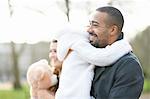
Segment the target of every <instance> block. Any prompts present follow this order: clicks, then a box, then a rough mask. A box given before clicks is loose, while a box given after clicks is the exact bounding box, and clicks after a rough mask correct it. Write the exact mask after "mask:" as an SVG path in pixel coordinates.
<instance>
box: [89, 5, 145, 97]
mask: <svg viewBox="0 0 150 99" xmlns="http://www.w3.org/2000/svg"><path fill="white" fill-rule="evenodd" d="M89 22H90V25H89V26H88V28H87V32H88V33H89V34H90V37H89V40H90V43H91V44H92V45H93V46H95V47H97V48H105V47H106V46H107V45H112V44H113V43H114V42H116V41H118V40H121V39H123V32H122V28H123V25H124V18H123V15H122V13H121V12H120V11H119V10H118V9H116V8H114V7H111V6H106V7H101V8H98V9H96V10H95V11H94V13H93V14H92V17H91V19H90V21H89ZM94 73H95V75H94V79H93V82H92V89H91V95H92V96H93V97H94V98H95V99H139V97H140V95H141V92H142V89H143V83H144V76H143V72H142V69H141V65H140V63H139V60H138V59H137V57H136V56H135V55H134V54H133V52H129V53H128V54H126V55H124V56H123V57H121V58H120V59H119V60H118V61H116V62H115V63H114V64H112V65H110V66H107V67H98V66H96V67H95V70H94Z"/></svg>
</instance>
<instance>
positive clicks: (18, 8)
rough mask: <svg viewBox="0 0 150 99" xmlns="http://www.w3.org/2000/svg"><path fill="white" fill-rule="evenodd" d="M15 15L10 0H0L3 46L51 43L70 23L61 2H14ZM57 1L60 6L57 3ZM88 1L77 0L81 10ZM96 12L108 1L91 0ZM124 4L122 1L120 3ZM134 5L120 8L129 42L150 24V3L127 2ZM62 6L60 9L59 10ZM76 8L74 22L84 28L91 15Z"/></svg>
mask: <svg viewBox="0 0 150 99" xmlns="http://www.w3.org/2000/svg"><path fill="white" fill-rule="evenodd" d="M11 1H12V2H11V4H12V5H13V7H12V8H13V11H14V12H13V15H12V16H11V17H10V14H9V7H8V1H7V0H0V27H1V28H0V35H1V36H0V43H3V42H10V41H14V42H16V43H24V42H26V43H37V42H39V41H50V39H51V38H53V36H54V34H55V33H56V31H57V30H58V29H59V28H61V27H62V26H64V25H65V24H67V17H66V16H65V14H64V12H63V11H64V9H63V8H61V7H62V5H61V4H60V1H61V0H11ZM55 1H57V4H56V2H55ZM85 1H87V0H82V2H81V0H74V2H72V3H74V4H78V6H79V8H80V7H81V6H85V4H84V2H85ZM91 1H92V3H90V4H91V5H93V6H92V9H95V8H96V7H97V6H99V5H101V6H102V5H105V4H106V1H108V0H91ZM120 1H122V0H120ZM127 1H128V2H130V3H127V4H126V5H125V4H124V5H123V6H118V5H117V4H116V5H115V6H116V7H118V8H119V9H120V10H121V12H122V13H123V15H124V18H125V25H124V28H123V31H124V32H125V34H126V37H127V38H128V39H131V38H133V37H134V36H135V35H136V33H138V32H140V31H142V30H143V29H145V28H146V27H147V26H148V25H150V20H149V18H150V13H149V11H148V10H149V9H150V0H124V2H125V3H126V2H127ZM59 6H60V7H59ZM79 8H78V7H76V6H72V12H71V14H70V20H71V23H72V24H74V25H79V26H84V25H85V24H86V23H87V22H88V15H87V13H86V11H85V9H84V8H82V10H81V9H80V10H79Z"/></svg>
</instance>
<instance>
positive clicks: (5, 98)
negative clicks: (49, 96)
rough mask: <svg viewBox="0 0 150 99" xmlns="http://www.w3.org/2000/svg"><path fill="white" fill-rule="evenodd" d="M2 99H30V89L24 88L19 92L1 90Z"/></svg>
mask: <svg viewBox="0 0 150 99" xmlns="http://www.w3.org/2000/svg"><path fill="white" fill-rule="evenodd" d="M0 99H29V88H28V86H23V88H22V89H19V90H13V89H12V90H0Z"/></svg>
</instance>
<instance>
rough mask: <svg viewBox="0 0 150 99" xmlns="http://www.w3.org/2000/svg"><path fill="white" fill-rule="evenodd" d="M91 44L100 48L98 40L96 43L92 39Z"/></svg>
mask: <svg viewBox="0 0 150 99" xmlns="http://www.w3.org/2000/svg"><path fill="white" fill-rule="evenodd" d="M90 44H91V45H93V46H94V47H96V48H100V46H99V43H97V42H95V43H94V42H93V41H90Z"/></svg>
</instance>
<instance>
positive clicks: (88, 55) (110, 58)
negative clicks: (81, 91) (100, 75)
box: [71, 39, 132, 66]
mask: <svg viewBox="0 0 150 99" xmlns="http://www.w3.org/2000/svg"><path fill="white" fill-rule="evenodd" d="M71 48H72V49H73V50H74V51H77V53H78V54H79V55H80V56H81V58H82V59H84V60H85V61H87V62H89V63H91V64H94V65H96V66H109V65H111V64H113V63H114V62H116V61H117V60H118V59H119V58H121V57H122V56H123V55H125V54H127V53H128V52H130V51H131V50H132V48H131V46H130V44H129V43H128V42H127V41H126V40H124V39H122V40H119V41H116V42H115V43H113V44H112V45H110V46H107V47H106V48H95V47H93V46H92V45H91V44H90V43H89V42H86V41H84V40H80V41H78V42H76V43H74V44H73V46H72V47H71Z"/></svg>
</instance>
